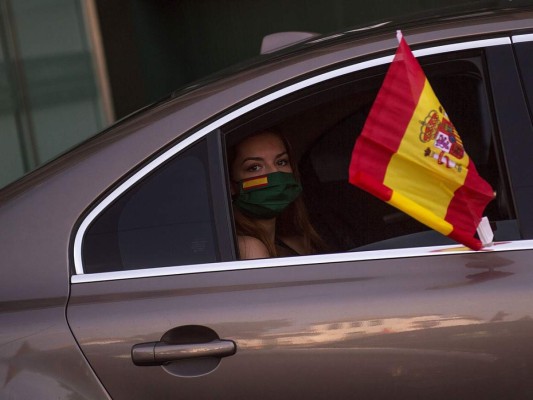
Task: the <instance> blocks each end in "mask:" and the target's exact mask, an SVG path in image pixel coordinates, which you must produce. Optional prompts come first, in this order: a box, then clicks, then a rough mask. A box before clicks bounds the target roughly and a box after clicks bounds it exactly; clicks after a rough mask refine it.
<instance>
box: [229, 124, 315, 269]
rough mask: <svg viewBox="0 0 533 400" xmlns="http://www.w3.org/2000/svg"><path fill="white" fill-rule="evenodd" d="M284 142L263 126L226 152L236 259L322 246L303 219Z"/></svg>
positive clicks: (297, 186)
mask: <svg viewBox="0 0 533 400" xmlns="http://www.w3.org/2000/svg"><path fill="white" fill-rule="evenodd" d="M289 151H290V149H289V146H288V143H287V142H286V140H284V138H282V136H281V135H280V134H278V133H277V132H274V131H270V130H269V131H263V132H259V133H257V134H254V135H252V136H249V137H247V138H246V139H244V140H243V141H241V142H240V143H238V144H237V145H236V146H235V147H234V148H233V149H232V152H231V153H230V154H229V165H230V175H231V179H232V195H233V205H234V214H235V225H236V230H237V235H238V245H239V253H240V258H241V259H252V258H266V257H284V256H291V255H305V254H312V253H315V252H317V251H318V250H319V249H321V248H322V241H321V239H320V238H319V236H318V234H317V233H316V231H315V230H314V229H313V227H312V226H311V223H310V222H309V219H308V216H307V213H306V211H305V207H304V204H303V200H302V199H301V198H300V197H299V194H300V192H301V190H302V189H301V186H300V183H299V181H298V176H297V172H296V170H295V168H294V166H293V165H292V164H291V161H292V160H291V158H290V155H289Z"/></svg>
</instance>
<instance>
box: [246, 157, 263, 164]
mask: <svg viewBox="0 0 533 400" xmlns="http://www.w3.org/2000/svg"><path fill="white" fill-rule="evenodd" d="M246 161H263V159H262V158H261V157H246V158H245V159H244V160H242V162H241V165H242V164H244V163H245V162H246Z"/></svg>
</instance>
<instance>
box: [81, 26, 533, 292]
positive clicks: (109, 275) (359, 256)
mask: <svg viewBox="0 0 533 400" xmlns="http://www.w3.org/2000/svg"><path fill="white" fill-rule="evenodd" d="M511 44H512V42H511V38H510V37H508V36H503V37H497V38H491V39H481V40H474V41H465V42H459V43H452V44H446V45H441V46H435V47H427V48H422V49H419V50H414V51H413V53H414V54H415V56H416V57H421V56H428V55H436V54H444V53H450V52H456V51H461V50H470V49H479V48H483V49H487V48H491V47H496V46H500V47H509V48H510V47H511ZM393 57H394V55H393V54H390V55H385V56H381V57H377V58H373V59H370V60H366V61H358V60H355V62H353V63H352V64H350V65H347V66H343V67H341V68H336V69H333V70H330V71H328V72H322V73H319V74H317V75H315V76H312V77H308V78H304V79H302V80H300V81H297V82H296V83H292V84H289V85H288V86H285V87H282V88H280V89H278V90H275V91H273V92H271V93H268V94H266V95H264V96H262V97H259V98H255V99H254V100H253V101H251V102H249V103H247V104H245V105H243V106H241V107H239V108H237V109H234V110H232V111H231V112H229V113H228V114H226V115H223V116H222V117H220V118H218V119H216V120H215V121H213V122H211V123H210V124H208V125H207V126H204V127H203V128H201V129H199V130H198V131H196V132H193V133H192V134H191V135H189V136H188V137H186V138H185V139H183V140H182V141H180V142H179V143H177V144H176V145H175V146H173V147H172V148H170V149H169V150H167V151H166V152H164V153H163V154H161V155H159V156H158V157H157V158H155V159H153V160H151V161H149V162H148V163H147V164H145V165H144V166H142V167H141V168H140V169H139V170H138V171H137V172H135V173H134V174H133V175H132V176H130V177H129V178H128V179H127V180H126V181H124V182H123V183H121V184H120V185H119V186H118V187H117V188H116V189H114V190H113V191H112V192H111V193H110V194H109V195H108V196H107V197H105V198H104V199H103V200H102V201H101V202H99V203H98V204H97V205H96V206H95V207H94V208H93V209H92V210H91V211H90V212H89V213H88V214H87V215H86V216H85V218H84V219H83V220H82V222H81V224H80V226H79V228H78V229H77V231H76V233H75V237H74V246H73V253H74V267H75V275H73V276H72V277H71V283H73V284H76V283H84V282H97V281H108V280H117V279H129V278H139V277H152V276H165V275H180V274H191V273H203V272H214V271H228V270H241V269H246V270H247V269H254V268H270V267H279V266H291V265H304V264H307V265H312V264H324V263H331V262H346V261H362V260H377V259H391V258H405V257H424V256H435V255H443V254H453V253H464V252H471V250H469V249H465V248H464V247H463V246H461V245H452V246H450V245H445V246H430V247H415V248H402V249H388V250H375V251H364V252H348V253H332V254H325V255H311V256H299V257H291V258H269V259H260V260H235V258H234V257H235V247H234V246H235V244H234V238H232V237H230V236H231V235H233V233H232V232H233V229H232V228H233V221H231V218H230V215H231V212H229V210H230V208H229V199H228V193H229V191H227V190H226V189H227V186H226V185H227V181H226V179H227V178H225V177H224V178H222V177H221V176H220V175H219V176H218V178H220V180H219V181H220V183H221V184H220V185H218V187H217V188H216V190H215V191H214V193H218V195H217V196H218V197H217V198H225V199H226V202H227V203H225V204H223V205H222V206H220V207H219V208H218V210H217V212H215V215H219V216H218V217H217V218H219V221H217V222H219V223H220V224H219V223H217V228H216V229H217V234H218V233H220V235H219V236H221V237H223V239H222V240H224V242H225V244H224V243H220V245H219V246H220V248H221V249H222V247H227V248H230V249H231V250H230V253H229V254H227V255H226V257H227V258H226V259H231V258H232V257H233V259H234V260H231V261H223V262H218V263H210V264H194V265H181V266H167V267H159V268H147V269H138V270H126V271H116V272H103V273H94V274H85V273H84V269H83V263H82V258H81V254H82V245H83V237H84V234H85V232H86V230H87V228H88V226H89V225H90V224H91V222H92V221H93V220H94V219H95V218H96V217H97V216H98V215H99V214H100V213H101V212H103V211H104V210H105V209H106V208H107V207H108V206H109V205H110V204H111V203H112V202H113V201H114V200H115V199H116V198H118V197H119V196H120V195H121V194H122V193H124V192H125V191H126V190H127V189H128V188H129V187H131V186H133V185H135V184H136V183H137V182H138V181H139V180H140V179H142V178H143V177H144V176H146V175H147V174H149V173H151V172H152V171H153V170H154V169H156V168H157V167H158V166H160V165H161V164H163V163H165V162H166V161H168V160H169V159H170V158H172V157H173V156H175V155H176V154H178V153H179V152H181V151H182V150H183V149H185V148H186V147H188V146H189V145H191V144H193V143H195V142H196V141H198V140H200V139H202V138H204V137H208V138H211V137H218V139H217V140H215V139H211V142H212V143H213V145H212V148H213V150H212V151H213V153H214V154H216V153H217V152H218V153H220V156H219V157H218V160H217V163H218V166H220V162H222V165H223V164H224V162H223V157H224V156H223V154H222V153H223V152H222V149H223V147H221V146H222V144H223V143H222V142H221V140H223V139H221V138H222V136H223V135H222V134H221V133H220V130H219V129H220V128H221V127H223V126H225V125H226V124H229V123H231V122H233V121H234V120H236V119H237V118H239V117H241V116H243V115H245V114H246V113H249V112H251V111H253V110H256V109H258V108H260V107H262V106H265V105H267V104H269V103H271V102H273V101H275V100H278V99H281V98H283V97H284V96H287V95H290V94H292V93H295V92H297V91H299V90H301V89H305V88H308V87H311V86H313V85H317V84H320V83H323V82H326V81H329V80H331V79H334V78H338V77H341V76H343V75H347V74H351V73H354V72H357V71H362V70H366V69H368V68H371V67H376V66H380V65H384V64H390V62H391V61H392V59H393ZM210 156H211V154H210ZM224 170H225V168H224ZM220 171H222V169H220ZM214 172H215V171H214V170H213V169H212V168H210V172H209V175H210V179H211V184H213V182H214V179H215V178H216V177H215V175H214V174H213V173H214ZM218 178H217V179H218ZM221 191H225V192H226V194H223V193H221ZM220 196H222V197H220ZM224 207H227V208H226V211H225V214H224V213H222V214H221V212H222V210H223V208H224ZM220 215H225V217H224V218H222V217H221V216H220ZM218 225H219V226H218ZM219 229H220V232H219ZM230 230H231V235H230V233H229V231H230ZM218 239H220V237H219V238H218ZM531 248H533V240H519V241H512V242H507V243H502V244H498V245H497V246H495V247H493V248H492V249H491V251H508V250H523V249H531Z"/></svg>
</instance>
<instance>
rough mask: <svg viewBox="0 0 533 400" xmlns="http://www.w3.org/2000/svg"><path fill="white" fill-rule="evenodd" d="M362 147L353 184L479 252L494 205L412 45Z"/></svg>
mask: <svg viewBox="0 0 533 400" xmlns="http://www.w3.org/2000/svg"><path fill="white" fill-rule="evenodd" d="M398 39H399V41H400V44H399V46H398V50H397V51H396V55H395V56H394V60H393V61H392V63H391V65H390V67H389V70H388V72H387V74H386V76H385V80H384V82H383V84H382V87H381V89H380V91H379V92H378V95H377V97H376V100H375V102H374V104H373V106H372V109H371V110H370V113H369V115H368V118H367V120H366V122H365V125H364V127H363V131H362V133H361V135H360V136H359V138H358V139H357V141H356V143H355V146H354V149H353V152H352V159H351V163H350V169H349V179H350V183H352V184H353V185H356V186H358V187H360V188H361V189H363V190H365V191H367V192H369V193H371V194H373V195H374V196H376V197H378V198H379V199H381V200H383V201H385V202H387V203H389V204H391V205H392V206H394V207H396V208H398V209H400V210H402V211H403V212H405V213H406V214H408V215H410V216H411V217H413V218H415V219H417V220H418V221H420V222H422V223H423V224H425V225H427V226H429V227H430V228H432V229H434V230H436V231H438V232H440V233H442V234H444V235H446V236H449V237H450V238H452V239H454V240H456V241H457V242H460V243H462V244H464V245H465V246H468V247H470V248H471V249H473V250H479V249H481V248H482V247H483V245H482V243H481V241H480V240H478V239H477V238H476V237H475V233H476V229H477V227H478V225H479V223H480V221H481V218H482V214H483V211H484V209H485V207H486V206H487V204H488V203H489V202H490V201H491V200H492V199H493V198H494V192H493V190H492V188H491V187H490V185H489V184H488V183H487V182H486V181H485V180H483V178H481V177H480V176H479V175H478V173H477V171H476V168H475V166H474V164H473V163H472V160H470V158H469V157H468V154H467V153H466V151H465V149H464V147H463V143H462V142H461V138H460V137H459V134H458V133H457V130H456V129H455V127H454V126H453V124H452V122H451V120H450V118H449V117H448V115H447V114H446V112H445V111H444V108H443V107H442V105H441V104H440V102H439V100H438V99H437V97H436V96H435V94H434V93H433V90H432V89H431V86H430V84H429V82H428V80H427V78H426V76H425V74H424V72H423V71H422V68H421V67H420V64H419V63H418V61H417V60H416V58H415V57H414V55H413V53H412V52H411V49H410V48H409V46H408V45H407V42H406V41H405V39H404V38H403V37H402V36H401V33H399V35H398Z"/></svg>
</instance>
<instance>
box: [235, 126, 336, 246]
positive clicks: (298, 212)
mask: <svg viewBox="0 0 533 400" xmlns="http://www.w3.org/2000/svg"><path fill="white" fill-rule="evenodd" d="M263 133H272V134H275V135H276V136H278V137H279V138H280V139H281V141H282V142H283V144H284V146H285V149H286V150H287V154H288V155H289V162H290V165H291V168H292V172H293V174H294V176H295V178H296V179H297V180H298V181H300V174H299V173H298V169H297V168H296V165H295V164H294V160H293V158H292V154H291V153H292V150H291V146H290V144H289V142H288V141H287V139H286V138H285V137H284V136H283V135H282V134H281V133H280V132H278V131H277V130H275V129H267V130H264V131H259V132H257V133H255V134H254V136H255V135H260V134H263ZM248 137H250V136H248ZM248 137H247V138H248ZM239 144H240V142H239V143H237V144H236V145H235V146H233V147H232V148H231V149H230V150H229V151H228V165H230V166H231V165H233V162H234V161H235V157H236V153H237V152H236V150H235V149H236V148H237V147H238V146H239ZM233 215H234V218H235V229H236V231H237V235H241V236H251V237H254V238H256V239H258V240H260V241H261V242H262V243H263V244H264V245H265V247H266V248H267V250H268V253H269V255H270V257H277V256H278V252H277V250H276V243H275V242H274V241H273V240H272V239H271V237H270V236H269V235H268V232H266V231H265V230H264V229H263V228H262V227H261V225H260V224H258V223H257V221H256V220H255V218H253V217H249V216H248V215H245V214H243V213H242V212H241V211H240V210H239V209H238V208H237V207H235V206H234V207H233ZM278 236H301V237H302V238H303V245H304V251H305V254H314V253H317V252H320V251H323V250H324V248H325V245H324V242H323V240H322V239H321V238H320V236H319V235H318V233H317V232H316V230H315V229H314V228H313V225H312V224H311V221H310V220H309V215H308V213H307V210H306V207H305V204H304V201H303V198H302V196H299V197H298V198H297V199H296V200H295V201H293V202H292V203H291V204H290V205H289V206H288V207H287V208H286V209H285V210H284V211H283V212H282V213H281V214H280V215H279V216H278V217H277V219H276V232H275V237H278ZM240 256H241V257H242V254H241V255H240Z"/></svg>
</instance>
